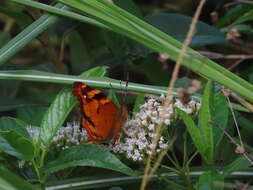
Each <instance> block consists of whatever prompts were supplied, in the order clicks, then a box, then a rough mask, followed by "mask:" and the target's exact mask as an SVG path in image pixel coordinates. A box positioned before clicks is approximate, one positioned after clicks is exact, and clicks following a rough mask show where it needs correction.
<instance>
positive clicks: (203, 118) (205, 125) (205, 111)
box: [198, 81, 214, 164]
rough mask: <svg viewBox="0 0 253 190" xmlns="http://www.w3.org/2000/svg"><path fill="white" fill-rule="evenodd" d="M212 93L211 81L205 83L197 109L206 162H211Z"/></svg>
mask: <svg viewBox="0 0 253 190" xmlns="http://www.w3.org/2000/svg"><path fill="white" fill-rule="evenodd" d="M212 95H213V92H212V87H211V81H208V83H207V84H206V87H205V90H204V95H203V97H202V101H201V107H200V111H199V122H198V126H199V130H200V133H201V135H202V141H203V142H204V146H205V151H206V152H205V155H206V157H207V159H208V164H211V163H213V151H214V148H213V126H212V125H211V124H210V122H209V121H210V120H211V110H210V99H211V97H212Z"/></svg>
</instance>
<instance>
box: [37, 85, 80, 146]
mask: <svg viewBox="0 0 253 190" xmlns="http://www.w3.org/2000/svg"><path fill="white" fill-rule="evenodd" d="M71 92H72V90H71V89H70V88H64V89H63V90H61V92H60V93H59V94H58V95H57V96H56V98H55V100H54V102H53V103H52V104H51V105H50V107H49V109H48V110H47V112H46V113H45V115H44V117H43V119H42V122H41V127H40V140H41V141H40V142H41V146H42V148H44V149H47V148H48V147H49V146H50V144H51V142H52V139H53V137H54V136H55V135H56V132H57V131H58V130H59V128H60V127H61V126H62V124H63V123H64V121H65V119H66V118H67V116H68V114H69V112H70V111H71V110H72V108H73V107H74V106H75V104H76V98H75V97H74V96H73V95H72V93H71Z"/></svg>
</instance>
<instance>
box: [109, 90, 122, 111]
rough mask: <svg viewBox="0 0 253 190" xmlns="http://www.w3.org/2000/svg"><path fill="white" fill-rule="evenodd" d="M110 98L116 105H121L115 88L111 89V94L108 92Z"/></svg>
mask: <svg viewBox="0 0 253 190" xmlns="http://www.w3.org/2000/svg"><path fill="white" fill-rule="evenodd" d="M108 98H110V99H111V100H112V101H113V102H114V104H116V106H117V107H118V108H119V107H120V103H119V100H118V98H117V96H116V94H115V91H114V90H113V89H110V90H109V94H108Z"/></svg>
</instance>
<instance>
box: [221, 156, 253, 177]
mask: <svg viewBox="0 0 253 190" xmlns="http://www.w3.org/2000/svg"><path fill="white" fill-rule="evenodd" d="M250 166H252V163H250V162H249V160H248V159H247V158H245V157H244V156H243V155H242V156H239V157H238V158H237V159H236V160H234V161H233V162H232V163H231V164H229V165H227V166H225V167H224V169H223V173H224V176H228V175H230V174H231V173H233V172H234V171H238V170H242V169H246V168H249V167H250Z"/></svg>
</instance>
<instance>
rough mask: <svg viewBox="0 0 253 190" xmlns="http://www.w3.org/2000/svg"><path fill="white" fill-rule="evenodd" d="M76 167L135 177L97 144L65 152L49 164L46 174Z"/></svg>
mask: <svg viewBox="0 0 253 190" xmlns="http://www.w3.org/2000/svg"><path fill="white" fill-rule="evenodd" d="M75 166H90V167H99V168H105V169H110V170H114V171H118V172H121V173H124V174H127V175H135V173H134V171H133V170H132V169H131V168H129V167H127V166H126V165H124V164H123V163H122V162H121V161H120V160H118V158H117V157H116V156H114V155H113V154H112V153H110V152H109V150H108V149H105V148H102V147H100V146H98V145H95V144H82V145H80V146H75V147H70V148H68V149H66V150H63V151H62V152H61V153H60V155H59V157H58V158H57V159H56V160H54V161H52V162H49V164H48V167H47V170H46V172H48V173H53V172H56V171H59V170H63V169H66V168H69V167H75Z"/></svg>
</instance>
